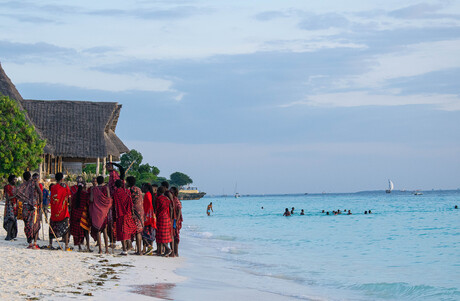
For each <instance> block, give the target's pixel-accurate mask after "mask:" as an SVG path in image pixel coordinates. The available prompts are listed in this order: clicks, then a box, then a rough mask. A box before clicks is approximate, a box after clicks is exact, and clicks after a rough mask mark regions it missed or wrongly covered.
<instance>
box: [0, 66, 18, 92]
mask: <svg viewBox="0 0 460 301" xmlns="http://www.w3.org/2000/svg"><path fill="white" fill-rule="evenodd" d="M0 94H3V95H5V96H8V97H9V98H11V99H15V100H17V101H21V100H22V96H21V94H19V92H18V90H17V89H16V87H15V86H14V84H13V83H12V82H11V79H10V78H9V77H8V75H6V73H5V71H4V70H3V68H2V65H1V64H0Z"/></svg>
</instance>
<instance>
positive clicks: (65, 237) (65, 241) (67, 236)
mask: <svg viewBox="0 0 460 301" xmlns="http://www.w3.org/2000/svg"><path fill="white" fill-rule="evenodd" d="M63 238H64V243H65V250H66V251H67V249H68V248H69V232H67V234H65V235H64V237H63Z"/></svg>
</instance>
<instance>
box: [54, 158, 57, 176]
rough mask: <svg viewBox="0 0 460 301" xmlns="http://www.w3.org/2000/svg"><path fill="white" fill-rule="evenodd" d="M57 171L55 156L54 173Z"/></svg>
mask: <svg viewBox="0 0 460 301" xmlns="http://www.w3.org/2000/svg"><path fill="white" fill-rule="evenodd" d="M56 173H57V157H54V174H56Z"/></svg>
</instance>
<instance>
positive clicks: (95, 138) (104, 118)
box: [0, 65, 129, 160]
mask: <svg viewBox="0 0 460 301" xmlns="http://www.w3.org/2000/svg"><path fill="white" fill-rule="evenodd" d="M0 94H3V95H5V96H8V97H9V98H11V99H14V100H16V101H17V103H18V105H19V107H20V108H21V110H23V111H24V112H25V115H26V119H27V120H28V121H29V122H30V123H31V124H32V125H33V126H34V127H35V129H36V131H37V133H38V135H40V137H41V138H42V139H46V146H45V149H44V152H45V154H50V155H53V156H62V157H71V158H86V159H95V158H98V157H100V158H102V157H107V156H109V155H112V156H113V157H114V158H113V159H114V160H117V159H118V158H119V157H120V155H121V154H122V153H125V152H129V149H128V148H127V147H126V146H125V145H124V144H123V142H122V141H121V140H120V138H118V137H117V135H115V129H116V127H117V122H118V117H119V116H120V110H121V105H119V104H117V103H116V102H90V101H66V100H57V101H51V100H24V99H23V98H22V96H21V94H19V92H18V90H17V89H16V87H15V86H14V84H13V83H12V82H11V80H10V78H9V77H8V76H7V75H6V73H5V71H4V70H3V68H2V66H1V65H0Z"/></svg>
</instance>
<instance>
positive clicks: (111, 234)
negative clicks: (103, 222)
mask: <svg viewBox="0 0 460 301" xmlns="http://www.w3.org/2000/svg"><path fill="white" fill-rule="evenodd" d="M113 223H114V221H112V229H110V236H111V237H112V243H111V245H112V255H114V254H115V243H114V242H113Z"/></svg>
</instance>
